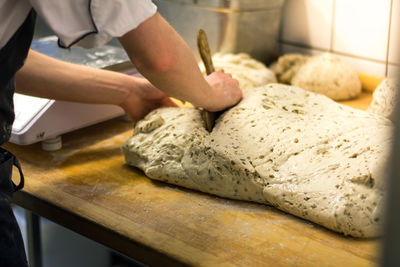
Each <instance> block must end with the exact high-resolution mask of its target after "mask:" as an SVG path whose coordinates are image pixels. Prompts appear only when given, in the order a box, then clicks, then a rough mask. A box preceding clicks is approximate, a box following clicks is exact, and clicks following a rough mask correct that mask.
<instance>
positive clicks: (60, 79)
mask: <svg viewBox="0 0 400 267" xmlns="http://www.w3.org/2000/svg"><path fill="white" fill-rule="evenodd" d="M131 79H134V77H129V76H127V75H124V74H120V73H115V72H111V71H106V70H100V69H95V68H90V67H86V66H81V65H76V64H70V63H66V62H63V61H60V60H56V59H53V58H51V57H48V56H45V55H43V54H40V53H38V52H36V51H33V50H30V51H29V55H28V58H27V60H26V62H25V65H24V66H23V67H22V69H20V70H19V71H18V72H17V75H16V91H17V92H19V93H23V94H27V95H34V96H40V97H45V98H51V99H57V100H64V101H79V102H86V103H101V104H116V105H119V104H120V103H122V102H123V101H124V99H125V98H126V97H127V95H128V94H129V90H127V89H126V84H132V81H131ZM99 92H101V93H99Z"/></svg>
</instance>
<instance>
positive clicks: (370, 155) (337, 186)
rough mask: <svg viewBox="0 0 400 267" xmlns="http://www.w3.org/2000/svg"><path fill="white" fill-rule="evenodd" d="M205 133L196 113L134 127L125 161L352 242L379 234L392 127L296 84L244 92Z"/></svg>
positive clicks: (158, 116)
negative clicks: (284, 214)
mask: <svg viewBox="0 0 400 267" xmlns="http://www.w3.org/2000/svg"><path fill="white" fill-rule="evenodd" d="M243 93H244V98H243V100H242V101H241V102H240V103H239V104H238V105H236V106H235V107H233V108H231V109H230V110H228V111H227V112H225V113H224V114H223V115H222V116H221V117H220V118H219V119H218V120H217V121H216V125H215V127H214V129H213V131H212V132H211V133H208V132H207V131H206V130H205V128H204V125H203V122H202V120H201V117H200V113H199V111H198V110H196V109H193V108H161V109H158V110H155V111H153V112H152V113H150V114H149V115H148V116H146V118H145V119H143V120H142V121H140V122H138V123H137V124H136V126H135V130H134V135H133V137H131V138H130V139H129V140H128V141H127V142H126V143H125V145H124V146H123V152H124V155H125V158H126V162H127V163H128V164H130V165H133V166H136V167H138V168H140V169H142V170H143V171H144V172H145V174H146V175H147V176H148V177H150V178H152V179H156V180H160V181H164V182H167V183H172V184H176V185H180V186H184V187H187V188H191V189H195V190H199V191H202V192H207V193H210V194H215V195H218V196H222V197H228V198H232V199H240V200H249V201H255V202H259V203H265V204H270V205H273V206H275V207H277V208H279V209H281V210H284V211H286V212H289V213H291V214H294V215H296V216H299V217H302V218H305V219H307V220H310V221H313V222H315V223H318V224H321V225H323V226H325V227H327V228H329V229H332V230H334V231H338V232H341V233H344V234H346V235H352V236H355V237H374V236H377V235H379V228H380V226H381V224H382V217H381V216H382V207H383V195H384V172H383V168H384V166H385V161H386V158H387V156H388V152H389V148H390V145H391V140H392V137H391V130H392V122H391V121H390V120H387V119H385V118H384V117H381V116H379V115H375V114H372V113H368V112H364V111H361V110H356V109H352V108H349V107H346V106H343V105H340V104H337V103H335V102H334V101H332V100H330V99H329V98H327V97H325V96H323V95H318V94H314V93H312V92H307V91H304V90H302V89H300V88H298V87H292V86H286V85H281V84H269V85H266V86H264V87H259V88H253V89H249V90H245V91H244V92H243Z"/></svg>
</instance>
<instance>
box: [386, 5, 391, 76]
mask: <svg viewBox="0 0 400 267" xmlns="http://www.w3.org/2000/svg"><path fill="white" fill-rule="evenodd" d="M392 15H393V0H390V7H389V28H388V38H387V44H386V62H385V65H386V69H385V76H388V74H389V52H390V31H391V28H392Z"/></svg>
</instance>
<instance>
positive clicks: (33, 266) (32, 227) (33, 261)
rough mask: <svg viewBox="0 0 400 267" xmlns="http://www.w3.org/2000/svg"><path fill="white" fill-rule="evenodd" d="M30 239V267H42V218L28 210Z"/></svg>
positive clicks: (28, 234) (28, 235)
mask: <svg viewBox="0 0 400 267" xmlns="http://www.w3.org/2000/svg"><path fill="white" fill-rule="evenodd" d="M25 216H26V225H27V239H28V260H29V266H30V267H42V245H41V238H40V217H39V216H38V215H36V214H34V213H33V212H31V211H28V210H26V212H25Z"/></svg>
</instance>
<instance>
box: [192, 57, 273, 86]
mask: <svg viewBox="0 0 400 267" xmlns="http://www.w3.org/2000/svg"><path fill="white" fill-rule="evenodd" d="M212 59H213V65H214V68H215V69H216V70H220V71H223V72H226V73H230V74H232V77H233V78H235V79H237V80H238V81H239V86H240V88H241V89H242V90H243V89H247V88H253V87H258V86H263V85H266V84H268V83H275V82H276V81H277V80H276V77H275V74H274V73H273V72H272V71H271V70H270V69H268V68H267V67H266V66H265V65H264V64H263V63H261V62H260V61H257V60H255V59H253V58H251V57H250V55H248V54H246V53H239V54H223V53H216V54H214V55H213V56H212ZM199 67H200V70H201V71H202V73H203V74H205V67H204V64H203V63H202V62H200V63H199Z"/></svg>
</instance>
